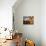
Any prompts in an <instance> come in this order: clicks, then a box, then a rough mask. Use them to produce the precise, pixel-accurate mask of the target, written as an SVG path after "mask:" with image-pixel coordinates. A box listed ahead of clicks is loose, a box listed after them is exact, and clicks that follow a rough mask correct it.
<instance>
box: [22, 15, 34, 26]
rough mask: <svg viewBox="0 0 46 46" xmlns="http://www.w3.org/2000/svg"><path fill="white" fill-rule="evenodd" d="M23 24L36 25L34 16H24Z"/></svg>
mask: <svg viewBox="0 0 46 46" xmlns="http://www.w3.org/2000/svg"><path fill="white" fill-rule="evenodd" d="M23 24H27V25H33V24H34V16H23Z"/></svg>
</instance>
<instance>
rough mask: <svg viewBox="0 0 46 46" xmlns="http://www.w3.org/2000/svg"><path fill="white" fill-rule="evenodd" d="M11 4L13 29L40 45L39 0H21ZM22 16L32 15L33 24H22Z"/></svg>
mask: <svg viewBox="0 0 46 46" xmlns="http://www.w3.org/2000/svg"><path fill="white" fill-rule="evenodd" d="M20 1H21V0H20ZM15 4H16V5H17V6H16V5H14V6H13V14H14V21H15V22H14V24H15V30H18V32H22V33H23V36H24V38H27V39H31V40H34V41H35V43H36V46H41V21H40V20H41V0H23V1H22V2H21V3H15ZM23 16H34V25H23Z"/></svg>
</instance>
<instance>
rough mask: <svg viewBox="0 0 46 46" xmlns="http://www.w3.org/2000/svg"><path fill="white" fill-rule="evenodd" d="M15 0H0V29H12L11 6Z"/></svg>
mask: <svg viewBox="0 0 46 46" xmlns="http://www.w3.org/2000/svg"><path fill="white" fill-rule="evenodd" d="M15 2H16V0H0V27H7V28H9V29H12V6H13V4H14V3H15Z"/></svg>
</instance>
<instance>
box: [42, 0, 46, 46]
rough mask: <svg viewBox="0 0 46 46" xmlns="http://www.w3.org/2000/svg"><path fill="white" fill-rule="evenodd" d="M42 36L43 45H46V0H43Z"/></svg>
mask: <svg viewBox="0 0 46 46" xmlns="http://www.w3.org/2000/svg"><path fill="white" fill-rule="evenodd" d="M41 38H42V46H46V0H42V1H41Z"/></svg>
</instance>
